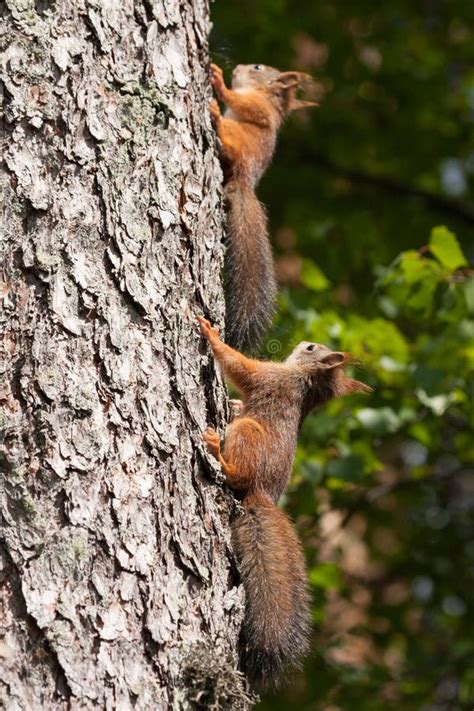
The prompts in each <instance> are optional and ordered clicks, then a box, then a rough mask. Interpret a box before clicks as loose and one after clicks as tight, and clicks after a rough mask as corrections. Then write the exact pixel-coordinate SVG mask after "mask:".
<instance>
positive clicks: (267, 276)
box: [225, 181, 277, 350]
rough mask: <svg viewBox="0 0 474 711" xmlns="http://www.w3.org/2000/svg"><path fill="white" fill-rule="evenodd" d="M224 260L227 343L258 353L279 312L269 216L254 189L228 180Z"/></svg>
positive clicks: (239, 348) (226, 188)
mask: <svg viewBox="0 0 474 711" xmlns="http://www.w3.org/2000/svg"><path fill="white" fill-rule="evenodd" d="M225 197H226V202H227V250H226V257H225V292H226V342H227V343H229V345H231V346H233V347H234V348H237V349H238V350H242V349H243V350H253V349H256V348H257V347H258V346H259V345H260V344H261V342H262V340H263V337H264V336H265V333H266V331H267V330H268V328H269V327H270V325H271V322H272V318H273V316H274V314H275V310H276V298H277V283H276V278H275V270H274V267H273V255H272V249H271V246H270V242H269V239H268V227H267V216H266V214H265V209H264V207H263V205H262V204H261V203H260V202H259V200H258V198H257V196H256V195H255V192H254V191H253V189H252V188H251V186H250V185H241V184H239V183H237V182H233V181H230V182H229V183H228V184H227V185H226V187H225Z"/></svg>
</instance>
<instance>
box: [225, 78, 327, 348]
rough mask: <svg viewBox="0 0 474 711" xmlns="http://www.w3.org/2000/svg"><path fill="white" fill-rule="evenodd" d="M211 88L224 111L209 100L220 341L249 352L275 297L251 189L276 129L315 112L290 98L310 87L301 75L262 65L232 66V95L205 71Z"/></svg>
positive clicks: (263, 227)
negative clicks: (219, 245) (217, 188)
mask: <svg viewBox="0 0 474 711" xmlns="http://www.w3.org/2000/svg"><path fill="white" fill-rule="evenodd" d="M211 69H212V78H211V83H212V86H213V87H214V90H215V92H216V95H217V97H218V98H219V99H220V100H221V101H222V102H223V103H224V104H225V105H226V106H227V110H226V112H225V114H224V116H222V115H221V112H220V109H219V105H218V104H217V102H216V101H213V102H212V104H211V115H212V118H213V120H214V123H215V126H216V131H217V135H218V136H219V138H220V141H221V158H222V163H223V169H224V177H225V186H224V194H225V199H226V203H227V214H228V217H227V252H226V259H225V271H226V302H227V303H226V306H227V318H226V339H227V340H228V342H229V343H231V344H232V345H233V346H234V347H236V348H243V349H249V348H256V347H258V345H259V344H260V343H261V341H262V339H263V337H264V335H265V332H266V330H267V329H268V327H269V326H270V324H271V321H272V318H273V315H274V312H275V306H276V297H277V283H276V278H275V270H274V266H273V259H272V250H271V246H270V242H269V239H268V227H267V216H266V214H265V209H264V207H263V206H262V204H261V203H260V202H259V200H258V199H257V196H256V195H255V188H256V186H257V185H258V182H259V181H260V178H261V177H262V175H263V174H264V172H265V171H266V169H267V167H268V165H269V163H270V161H271V159H272V155H273V151H274V150H275V144H276V139H277V135H278V130H279V128H280V126H281V124H282V123H283V121H284V119H285V117H286V116H287V115H288V114H289V113H290V112H292V111H295V110H296V109H300V108H304V107H307V106H314V105H315V104H314V103H313V102H310V101H301V100H299V99H297V98H296V92H297V90H298V88H299V87H300V86H301V85H303V84H305V83H308V82H310V81H311V77H309V76H308V75H307V74H302V73H300V72H280V71H279V70H278V69H274V68H273V67H267V66H265V65H263V64H248V65H243V64H239V65H238V66H237V67H236V68H235V69H234V72H233V74H232V89H228V88H227V87H226V85H225V82H224V78H223V74H222V69H220V68H219V67H218V66H217V65H215V64H212V65H211Z"/></svg>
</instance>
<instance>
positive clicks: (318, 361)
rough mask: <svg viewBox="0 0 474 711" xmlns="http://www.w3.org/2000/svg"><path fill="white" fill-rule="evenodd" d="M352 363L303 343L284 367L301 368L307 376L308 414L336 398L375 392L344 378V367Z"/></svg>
mask: <svg viewBox="0 0 474 711" xmlns="http://www.w3.org/2000/svg"><path fill="white" fill-rule="evenodd" d="M351 362H353V359H352V358H351V356H350V355H349V353H343V352H342V351H333V350H331V349H330V348H328V347H327V346H324V345H322V344H320V343H309V342H308V341H302V343H299V344H298V345H297V346H296V348H295V349H294V350H293V352H292V353H290V355H289V356H288V358H287V359H286V361H285V363H286V364H288V365H291V366H296V367H300V368H302V370H303V371H304V373H305V375H306V376H307V389H308V392H307V397H306V399H305V407H304V409H305V410H306V413H307V412H309V411H310V410H311V409H312V408H313V407H315V405H317V404H321V403H323V402H326V401H327V400H330V399H331V398H333V397H338V396H339V395H346V394H348V393H353V392H371V391H372V388H371V387H369V386H368V385H366V384H365V383H362V382H361V381H360V380H354V378H349V377H348V376H347V375H346V374H345V372H344V366H345V365H348V364H349V363H351Z"/></svg>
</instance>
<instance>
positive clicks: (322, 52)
mask: <svg viewBox="0 0 474 711" xmlns="http://www.w3.org/2000/svg"><path fill="white" fill-rule="evenodd" d="M212 15H213V22H214V30H213V35H212V49H213V59H214V60H215V61H216V62H217V63H219V64H221V65H222V66H223V67H224V69H225V70H229V69H231V68H232V67H233V66H234V65H235V64H238V63H253V62H261V63H266V64H271V65H274V66H278V67H280V68H281V69H290V68H297V69H301V70H305V71H309V72H311V73H312V74H313V76H315V78H316V80H317V84H318V86H317V97H318V98H319V100H320V104H321V105H320V107H319V108H318V109H314V110H311V111H306V112H305V113H304V114H301V115H299V116H298V115H296V116H294V117H293V118H292V119H291V121H289V122H288V125H287V126H286V127H285V129H284V131H283V132H282V136H281V140H280V144H279V147H278V150H277V154H276V156H275V160H274V163H273V165H272V166H271V168H270V170H269V171H268V173H267V175H266V177H265V178H264V181H263V183H262V186H261V188H260V190H259V193H260V196H261V199H262V201H263V202H264V203H265V204H266V205H267V207H268V210H269V215H270V220H271V228H272V238H273V240H274V246H275V251H276V253H277V266H278V272H279V276H280V279H281V282H282V294H281V299H280V311H279V315H278V319H277V321H276V323H275V327H274V330H273V333H272V334H271V337H270V339H269V342H268V344H267V349H268V351H267V353H265V352H264V353H263V355H266V356H268V354H269V353H274V352H275V350H278V349H279V348H280V346H281V351H282V352H281V353H280V354H279V355H284V353H285V352H287V351H289V350H290V349H291V347H292V346H293V345H294V344H295V343H296V342H298V341H299V340H303V339H304V340H314V341H317V342H324V343H327V344H329V345H330V346H332V347H334V348H337V349H342V350H346V351H349V352H351V353H352V355H353V356H354V358H355V359H358V360H360V362H361V363H362V364H363V367H362V368H360V369H359V368H356V369H355V372H356V373H357V377H362V378H364V379H365V380H366V381H367V382H369V383H370V385H372V386H373V387H374V392H373V394H371V395H368V396H367V395H358V396H351V397H350V398H349V397H348V398H345V399H344V400H341V401H338V402H333V403H331V404H330V405H329V406H328V407H326V408H324V409H322V410H320V411H317V412H316V413H315V414H314V415H313V416H311V417H310V418H309V419H308V420H307V422H306V423H305V426H304V428H303V431H302V435H301V439H300V446H299V449H298V453H297V459H296V463H295V473H294V478H293V482H292V486H291V488H290V490H289V491H288V494H287V496H286V498H285V501H284V504H285V505H286V507H287V508H288V509H289V510H290V512H291V513H292V515H293V516H294V517H295V519H296V520H297V523H298V527H299V531H300V535H301V536H302V538H303V540H304V543H305V546H306V550H307V556H308V568H309V580H310V583H311V586H312V589H313V593H314V607H313V617H314V622H315V632H314V640H313V653H312V655H311V656H310V658H309V659H308V660H307V663H306V666H305V670H304V674H301V675H300V676H299V677H297V676H295V678H294V679H293V681H292V684H291V685H290V686H289V687H288V688H286V689H284V690H282V691H280V692H279V693H277V694H275V695H273V696H271V697H268V698H267V699H264V700H262V703H261V705H260V706H259V708H261V709H262V710H263V709H266V708H268V709H272V711H277V710H278V709H298V710H300V709H301V710H302V711H304V710H310V709H311V710H315V711H316V710H321V711H322V709H325V711H337V710H338V709H341V710H342V711H352V710H354V711H358V710H359V709H361V710H362V709H364V711H365V710H366V709H367V710H370V711H372V710H373V711H377V709H386V708H392V709H397V710H398V709H404V710H408V711H412V710H413V711H415V710H416V711H418V710H419V709H422V711H457V710H458V709H470V708H472V701H473V699H474V611H473V601H474V581H473V578H474V541H473V536H472V531H473V523H474V520H473V518H474V517H473V510H474V483H473V476H472V475H473V471H474V436H473V425H474V376H473V371H474V273H473V271H472V269H470V268H469V266H468V265H469V263H471V264H472V260H473V254H474V247H473V240H472V233H473V229H474V202H473V193H472V188H473V184H474V3H473V2H472V0H423V1H421V0H411V1H410V2H408V0H393V1H392V2H390V3H385V4H382V5H379V4H376V3H373V2H368V0H357V1H355V0H354V1H352V2H350V1H349V0H346V1H343V0H339V1H334V0H332V1H330V0H318V2H317V3H305V2H301V1H292V2H290V1H289V0H259V2H250V1H249V0H240V1H238V2H237V0H227V2H220V3H215V4H214V6H213V9H212ZM354 367H355V366H354Z"/></svg>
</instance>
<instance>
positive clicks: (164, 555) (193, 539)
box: [0, 0, 247, 710]
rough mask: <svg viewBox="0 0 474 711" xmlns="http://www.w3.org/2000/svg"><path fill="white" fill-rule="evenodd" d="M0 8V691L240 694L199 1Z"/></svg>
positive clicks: (73, 703) (216, 180) (204, 24)
mask: <svg viewBox="0 0 474 711" xmlns="http://www.w3.org/2000/svg"><path fill="white" fill-rule="evenodd" d="M6 5H7V7H6V9H5V10H4V17H3V26H4V28H5V33H4V34H3V40H2V43H3V49H4V75H5V94H4V108H5V121H4V125H3V129H4V130H3V138H4V161H5V164H4V183H3V184H4V198H5V205H6V206H5V210H4V213H3V225H2V226H3V230H2V234H3V239H2V244H3V249H2V251H3V254H2V278H1V279H0V281H1V285H0V288H1V293H0V296H1V299H2V311H1V329H2V334H3V353H2V358H1V363H0V370H1V372H0V401H1V408H2V411H1V415H0V417H1V420H0V429H1V441H0V467H1V476H2V503H1V512H2V555H1V560H2V572H1V592H2V613H3V614H2V617H3V619H2V623H1V624H2V632H3V637H2V639H1V641H0V666H1V673H0V679H1V685H0V686H1V694H2V701H3V704H4V706H5V708H6V709H9V710H16V709H42V708H44V709H62V708H64V709H66V708H68V709H97V708H108V709H109V708H110V709H112V708H114V709H115V708H116V709H121V710H126V709H129V708H136V709H168V708H170V709H187V708H233V709H238V708H245V707H247V700H246V699H247V696H246V694H245V691H244V687H243V684H242V678H241V676H240V675H239V673H238V671H237V639H238V633H239V628H240V623H241V619H242V609H243V604H242V603H243V592H242V588H241V587H239V586H238V584H237V581H236V580H237V578H236V576H235V571H234V568H233V562H232V554H231V550H230V539H229V526H228V522H229V516H230V515H231V513H232V507H233V503H232V501H233V499H232V497H231V496H230V495H229V494H228V493H226V492H225V491H224V490H223V489H222V487H221V486H220V484H219V475H218V473H217V470H216V468H215V467H214V466H213V465H212V463H210V459H209V457H208V455H207V454H206V453H205V450H204V448H203V445H202V443H201V432H202V431H203V430H204V429H205V427H206V425H207V424H209V423H212V424H214V425H217V426H219V427H222V426H223V424H224V416H225V412H226V406H225V399H226V396H225V391H224V388H223V385H222V382H221V380H220V379H219V377H218V376H217V375H216V371H215V369H214V365H213V363H212V359H211V358H210V357H209V354H208V349H207V348H206V347H205V345H204V344H203V343H202V341H201V339H200V337H199V335H198V331H197V328H196V324H195V315H196V314H202V313H204V314H206V315H208V316H210V317H211V318H212V320H214V321H216V322H218V323H222V320H223V318H222V317H223V294H222V287H221V279H220V270H221V267H222V256H223V255H222V253H223V248H222V242H221V238H222V210H221V188H220V185H221V171H220V167H219V164H218V159H217V155H216V148H215V139H214V134H213V130H212V127H211V123H210V118H209V112H208V109H207V106H208V103H209V99H210V89H209V81H208V49H207V35H208V10H209V8H208V4H207V0H195V1H194V2H192V1H191V0H187V1H181V2H178V1H177V0H161V2H152V1H151V0H143V1H141V0H134V1H133V2H132V0H120V1H119V0H107V2H105V0H104V1H99V0H95V1H94V0H89V1H88V2H86V1H85V0H77V1H74V0H59V1H58V2H49V1H48V0H41V1H40V2H33V1H32V0H7V2H6ZM216 482H217V483H216Z"/></svg>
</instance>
